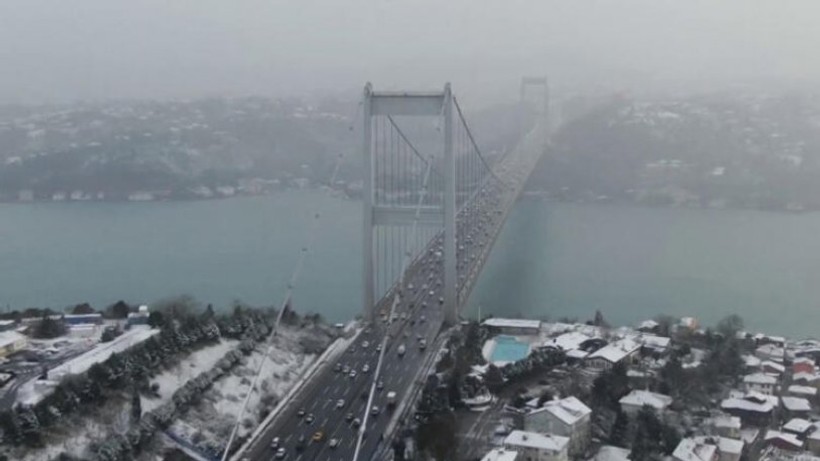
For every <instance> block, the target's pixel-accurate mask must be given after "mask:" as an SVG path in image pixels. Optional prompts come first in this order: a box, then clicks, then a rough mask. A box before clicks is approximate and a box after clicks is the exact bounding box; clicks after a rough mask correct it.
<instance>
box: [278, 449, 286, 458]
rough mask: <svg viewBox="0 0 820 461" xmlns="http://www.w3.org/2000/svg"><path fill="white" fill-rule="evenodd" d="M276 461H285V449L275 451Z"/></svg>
mask: <svg viewBox="0 0 820 461" xmlns="http://www.w3.org/2000/svg"><path fill="white" fill-rule="evenodd" d="M276 459H285V447H280V448H279V449H278V450H276Z"/></svg>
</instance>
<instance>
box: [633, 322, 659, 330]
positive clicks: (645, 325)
mask: <svg viewBox="0 0 820 461" xmlns="http://www.w3.org/2000/svg"><path fill="white" fill-rule="evenodd" d="M658 325H660V324H659V323H658V322H656V321H654V320H644V321H643V322H641V323H640V324H638V329H639V330H652V329H653V328H655V327H657V326H658Z"/></svg>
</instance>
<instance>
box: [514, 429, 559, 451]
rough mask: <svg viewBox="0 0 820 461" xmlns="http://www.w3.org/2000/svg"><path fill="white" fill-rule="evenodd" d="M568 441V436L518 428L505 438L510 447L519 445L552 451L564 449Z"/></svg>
mask: <svg viewBox="0 0 820 461" xmlns="http://www.w3.org/2000/svg"><path fill="white" fill-rule="evenodd" d="M568 443H569V438H568V437H561V436H558V435H550V434H538V433H536V432H527V431H518V430H516V431H512V432H510V435H508V436H507V438H505V439H504V445H505V446H508V447H509V446H513V447H515V446H519V447H527V448H535V449H537V450H544V451H552V452H559V451H561V450H563V449H564V448H566V446H567V444H568Z"/></svg>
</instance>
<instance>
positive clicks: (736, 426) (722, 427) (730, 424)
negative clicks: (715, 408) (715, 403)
mask: <svg viewBox="0 0 820 461" xmlns="http://www.w3.org/2000/svg"><path fill="white" fill-rule="evenodd" d="M712 426H713V427H714V429H715V432H716V433H717V434H718V435H719V436H721V437H728V438H732V439H739V438H740V418H738V417H737V416H729V415H721V416H717V417H715V419H713V420H712Z"/></svg>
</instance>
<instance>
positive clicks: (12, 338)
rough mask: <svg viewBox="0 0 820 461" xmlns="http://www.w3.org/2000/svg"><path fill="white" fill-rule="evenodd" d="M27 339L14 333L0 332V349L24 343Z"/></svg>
mask: <svg viewBox="0 0 820 461" xmlns="http://www.w3.org/2000/svg"><path fill="white" fill-rule="evenodd" d="M27 339H28V338H27V337H26V336H25V335H21V334H20V333H17V332H16V331H3V332H0V349H2V348H5V347H8V346H10V345H12V344H14V343H16V342H18V341H26V340H27Z"/></svg>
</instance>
